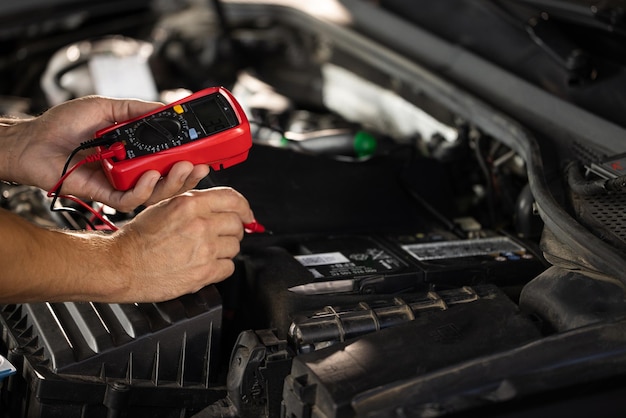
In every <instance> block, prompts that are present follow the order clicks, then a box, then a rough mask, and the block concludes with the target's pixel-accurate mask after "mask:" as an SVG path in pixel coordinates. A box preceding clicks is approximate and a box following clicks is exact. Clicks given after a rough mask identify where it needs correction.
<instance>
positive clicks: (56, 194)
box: [47, 138, 118, 231]
mask: <svg viewBox="0 0 626 418" xmlns="http://www.w3.org/2000/svg"><path fill="white" fill-rule="evenodd" d="M111 142H112V141H111V140H110V139H106V138H97V139H92V140H90V141H85V142H83V143H81V144H80V145H79V146H78V147H76V148H74V150H72V152H71V153H70V155H69V156H68V157H67V159H66V161H65V165H64V166H63V171H62V172H61V176H60V178H59V180H58V181H57V183H56V184H55V185H54V186H53V187H52V188H51V189H50V190H49V191H48V193H47V196H48V197H50V198H52V200H51V202H50V211H51V212H58V211H66V212H71V213H75V214H78V215H79V216H81V217H82V218H83V219H84V220H85V222H86V223H87V225H88V226H89V227H90V228H91V229H93V230H96V229H99V228H97V227H96V225H95V224H94V222H93V220H95V219H97V220H99V221H100V222H102V223H103V224H104V225H105V226H106V227H108V228H109V229H110V230H112V231H116V230H117V227H116V226H115V225H114V224H113V223H112V222H110V221H109V220H108V219H106V217H105V216H103V215H102V214H101V213H99V212H97V211H96V210H95V209H94V208H93V207H91V206H90V205H88V204H87V203H85V202H84V201H82V200H81V199H79V198H77V197H75V196H71V195H63V194H61V188H62V187H63V183H64V182H65V180H66V179H67V177H68V176H69V175H70V174H72V173H73V172H74V171H75V170H76V169H78V168H79V167H80V166H82V165H84V164H87V163H92V162H96V161H100V160H102V159H105V158H110V157H112V156H114V155H115V154H116V152H118V151H117V150H107V151H105V152H100V153H97V154H92V155H88V156H87V157H85V158H84V159H82V160H80V161H78V162H77V163H76V164H74V165H73V166H72V167H71V168H70V164H71V162H72V160H73V159H74V157H75V156H76V155H77V154H78V153H79V152H80V151H83V150H86V149H90V148H94V147H97V146H106V145H111ZM60 198H63V199H67V200H70V201H72V202H74V203H76V204H78V205H80V206H81V207H83V208H84V209H86V210H87V211H89V212H90V213H91V214H92V218H91V219H90V218H88V217H87V216H86V215H85V214H84V213H83V212H81V211H79V210H77V209H75V208H72V207H68V206H61V207H57V201H58V199H60Z"/></svg>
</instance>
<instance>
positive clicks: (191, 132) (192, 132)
mask: <svg viewBox="0 0 626 418" xmlns="http://www.w3.org/2000/svg"><path fill="white" fill-rule="evenodd" d="M189 138H190V139H198V131H196V128H189Z"/></svg>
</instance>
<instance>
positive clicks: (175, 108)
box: [172, 105, 185, 115]
mask: <svg viewBox="0 0 626 418" xmlns="http://www.w3.org/2000/svg"><path fill="white" fill-rule="evenodd" d="M172 109H173V110H174V112H176V113H178V114H179V115H180V114H181V113H183V112H184V111H185V110H184V109H183V107H182V106H181V105H174V107H172Z"/></svg>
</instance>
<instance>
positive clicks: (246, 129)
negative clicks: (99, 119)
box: [95, 87, 252, 191]
mask: <svg viewBox="0 0 626 418" xmlns="http://www.w3.org/2000/svg"><path fill="white" fill-rule="evenodd" d="M214 93H221V95H222V96H223V97H224V98H226V100H227V101H228V102H229V104H230V105H231V107H232V109H233V110H234V112H235V114H236V116H237V119H238V120H239V124H238V125H237V126H235V127H232V128H229V129H227V130H225V131H222V132H218V133H215V134H212V135H209V136H207V137H204V138H200V139H197V140H195V141H192V142H189V143H186V144H183V145H180V146H176V147H173V148H170V149H167V150H162V151H159V152H155V153H153V154H149V155H143V156H139V157H135V158H128V159H123V160H117V159H113V158H107V159H103V160H102V168H103V170H104V173H105V175H106V177H107V179H108V180H109V182H110V183H111V185H113V187H114V188H115V189H117V190H123V191H125V190H128V189H130V188H132V187H134V185H135V184H136V182H137V180H138V179H139V177H141V175H142V174H143V173H145V172H146V171H149V170H157V171H159V172H160V173H161V175H163V176H165V175H167V173H168V172H169V171H170V169H171V168H172V166H173V165H174V164H175V163H177V162H180V161H189V162H191V163H193V164H194V165H196V164H208V165H209V166H210V167H211V169H212V170H220V169H222V168H228V167H231V166H233V165H235V164H238V163H241V162H243V161H245V160H246V158H248V151H249V149H250V147H251V146H252V136H251V134H250V124H249V122H248V119H247V117H246V115H245V113H244V111H243V109H242V108H241V105H240V104H239V103H238V102H237V100H236V99H235V98H234V97H233V95H232V94H231V93H230V92H229V91H228V90H226V89H225V88H223V87H210V88H207V89H204V90H201V91H198V92H196V93H194V94H192V95H190V96H188V97H185V98H183V99H181V100H178V101H176V102H174V103H171V104H168V105H166V106H163V107H161V108H158V109H155V110H154V111H152V112H149V113H146V114H144V115H141V116H139V117H136V118H133V119H130V120H127V121H125V122H121V123H117V124H115V125H112V126H109V127H107V128H105V129H102V130H100V131H98V132H96V135H95V137H96V138H98V137H101V136H103V135H105V134H107V133H109V132H113V131H115V130H116V129H119V128H120V127H123V126H124V125H127V124H130V123H133V122H136V121H138V120H140V119H143V118H145V117H147V116H150V115H153V114H155V113H158V112H161V111H163V110H165V109H169V108H174V106H176V105H183V104H185V103H187V102H189V101H192V100H195V99H198V98H202V97H204V96H206V95H209V94H214ZM107 149H108V148H104V147H100V149H99V151H100V152H102V151H104V150H107Z"/></svg>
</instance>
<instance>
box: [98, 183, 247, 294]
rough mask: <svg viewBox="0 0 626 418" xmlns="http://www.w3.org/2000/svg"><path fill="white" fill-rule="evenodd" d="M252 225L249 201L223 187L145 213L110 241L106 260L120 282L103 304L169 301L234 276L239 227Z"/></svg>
mask: <svg viewBox="0 0 626 418" xmlns="http://www.w3.org/2000/svg"><path fill="white" fill-rule="evenodd" d="M253 220H254V215H253V213H252V210H251V209H250V206H249V204H248V201H247V200H246V199H245V198H244V197H243V196H242V195H241V194H239V193H238V192H236V191H235V190H233V189H231V188H226V187H216V188H212V189H208V190H201V191H200V190H194V191H191V192H187V193H184V194H182V195H179V196H175V197H173V198H171V199H167V200H164V201H161V202H159V203H158V204H155V205H153V206H150V207H148V208H146V209H145V210H144V211H142V212H141V213H139V214H138V215H137V216H136V217H135V218H134V219H133V220H132V221H130V222H129V223H127V224H126V225H124V226H123V227H122V228H120V230H119V231H117V232H115V233H114V234H112V235H111V236H110V240H111V241H110V245H109V246H108V250H107V254H108V255H107V258H109V259H110V260H111V262H112V263H115V267H116V268H117V271H118V272H121V273H120V274H118V275H117V276H118V278H119V279H120V280H123V283H122V284H121V285H120V286H119V287H118V289H116V290H115V292H114V294H112V295H110V296H109V297H108V298H106V299H105V300H107V301H115V302H142V301H145V302H147V301H150V302H155V301H162V300H168V299H172V298H175V297H178V296H180V295H183V294H187V293H193V292H196V291H198V290H200V289H201V288H202V287H204V286H206V285H208V284H211V283H216V282H219V281H221V280H224V279H225V278H227V277H229V276H230V275H232V274H233V272H234V269H235V265H234V263H233V261H232V258H233V257H234V256H235V255H237V253H238V252H239V249H240V241H241V239H242V238H243V232H244V231H243V224H244V223H250V222H252V221H253ZM102 279H105V278H102Z"/></svg>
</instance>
